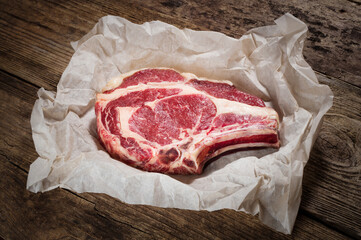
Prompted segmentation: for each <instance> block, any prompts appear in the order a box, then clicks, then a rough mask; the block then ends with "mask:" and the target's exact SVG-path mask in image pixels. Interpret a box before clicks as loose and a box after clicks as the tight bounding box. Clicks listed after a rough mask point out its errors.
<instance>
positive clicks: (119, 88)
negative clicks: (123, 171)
mask: <svg viewBox="0 0 361 240" xmlns="http://www.w3.org/2000/svg"><path fill="white" fill-rule="evenodd" d="M95 111H96V116H97V130H98V135H99V139H100V141H101V143H102V144H103V145H104V147H105V148H106V150H107V151H108V152H109V153H110V154H111V156H113V157H114V158H117V159H119V160H121V161H123V162H125V163H127V164H129V165H131V166H134V167H137V168H140V169H143V170H146V171H153V172H162V173H174V174H200V173H202V170H203V166H204V164H205V162H206V161H207V160H209V159H210V158H212V157H214V156H216V155H219V154H220V153H222V152H224V151H227V150H231V149H235V148H244V147H276V148H277V147H279V139H278V132H277V131H278V114H277V113H276V111H274V110H273V109H272V108H268V107H265V104H264V102H263V101H262V100H261V99H260V98H258V97H255V96H252V95H250V94H247V93H243V92H241V91H239V90H237V89H236V88H235V87H234V86H233V85H232V83H231V82H229V81H214V80H201V79H198V78H197V77H196V76H195V75H193V74H190V73H182V74H181V73H178V72H176V71H175V70H172V69H165V68H156V69H143V70H139V71H133V72H130V73H127V74H123V75H121V76H120V77H118V78H115V79H112V80H111V81H110V82H109V83H108V84H107V86H106V87H105V91H104V92H103V93H99V94H97V101H96V105H95Z"/></svg>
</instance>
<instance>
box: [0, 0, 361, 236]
mask: <svg viewBox="0 0 361 240" xmlns="http://www.w3.org/2000/svg"><path fill="white" fill-rule="evenodd" d="M360 5H361V4H360V3H359V2H357V1H336V0H332V1H325V0H323V1H317V2H313V1H302V2H301V1H300V2H297V1H291V2H284V1H280V0H275V1H266V0H262V1H254V2H252V1H241V2H240V1H221V2H219V1H203V0H201V1H197V2H193V1H183V0H161V1H159V2H148V1H145V2H144V1H139V0H135V1H132V2H131V3H129V2H128V1H115V0H111V1H106V2H103V1H100V0H99V1H98V0H93V1H86V2H85V1H73V0H69V1H38V0H25V1H18V2H17V1H4V0H0V6H1V7H0V114H1V116H2V117H1V118H0V134H1V141H0V159H1V160H0V164H1V166H0V172H1V173H0V174H1V175H2V178H1V180H0V202H1V204H0V237H2V238H5V239H24V238H30V239H44V238H47V239H49V238H51V239H58V238H69V239H74V238H75V239H78V238H80V239H84V238H90V239H94V238H146V239H149V238H167V239H168V238H181V239H188V238H203V239H209V238H222V239H223V238H225V239H234V238H245V239H254V238H270V239H274V238H276V239H278V238H280V239H290V238H297V239H314V238H318V239H347V236H350V237H354V238H361V225H360V221H359V220H360V219H361V192H360V189H361V188H360V187H361V174H360V173H361V167H360V162H361V159H360V156H361V143H360V142H361V125H360V124H361V91H360V88H359V87H360V86H361V81H360V80H361V77H360V75H361V74H360V71H361V70H360V69H361V68H360V65H359V63H360V60H361V59H360V58H361V54H360V43H361V41H360V32H361V30H360V25H361V24H360V23H361V16H360V12H361V11H360V10H361V9H360ZM285 12H290V13H292V14H294V15H295V16H296V17H298V18H300V19H301V20H302V21H304V22H305V23H306V24H307V25H308V26H309V31H310V32H309V37H308V38H307V41H306V43H305V49H304V54H305V58H306V60H307V61H308V62H309V63H310V65H311V66H312V67H313V68H314V69H315V70H317V71H319V72H322V73H324V74H326V75H327V76H325V75H322V74H321V75H320V74H319V75H318V78H319V79H320V81H321V83H324V84H327V85H329V86H330V87H331V89H332V90H333V92H334V94H335V99H334V105H333V107H332V108H331V110H330V111H329V112H328V113H327V114H326V116H325V119H324V124H323V126H322V129H321V132H320V134H319V138H318V139H317V141H316V143H315V146H314V148H313V150H312V152H311V157H310V159H309V162H308V164H307V166H306V168H305V174H304V183H303V189H304V191H303V196H302V202H301V210H300V213H299V215H298V218H297V221H296V225H295V228H294V231H293V234H292V235H291V236H286V235H283V234H280V233H277V232H275V231H273V230H271V229H269V228H267V227H265V226H264V225H262V224H261V223H260V222H259V220H258V219H257V218H256V217H252V216H250V215H247V214H244V213H239V212H236V211H233V210H221V211H216V212H211V213H209V212H206V211H199V212H196V211H186V210H180V209H162V208H156V207H150V206H141V205H128V204H125V203H122V202H121V201H119V200H117V199H114V198H111V197H109V196H106V195H102V194H89V193H84V194H76V193H73V192H70V191H67V190H63V189H56V190H53V191H50V192H46V193H43V194H33V193H30V192H28V191H26V190H25V185H26V175H27V172H28V169H29V166H30V164H31V163H32V162H33V161H34V160H35V159H36V157H37V154H36V152H35V149H34V145H33V142H32V138H31V129H30V123H29V119H30V114H31V109H32V106H33V104H34V102H35V100H36V98H37V96H36V92H37V90H38V88H39V87H44V88H46V89H47V90H56V85H57V83H58V81H59V79H60V77H61V74H62V72H63V71H64V69H65V68H66V66H67V64H68V62H69V60H70V58H71V56H72V54H73V50H72V48H71V47H70V44H69V42H70V41H74V40H78V39H79V38H80V37H82V36H83V35H84V34H85V33H86V32H88V31H89V30H90V29H91V28H92V27H93V25H94V24H95V23H96V22H97V21H98V19H99V18H100V17H102V16H104V15H108V14H111V15H117V16H122V17H125V18H126V19H128V20H130V21H132V22H135V23H143V22H146V21H151V20H161V21H164V22H167V23H170V24H173V25H175V26H177V27H181V28H182V27H187V28H191V29H196V30H214V31H219V32H223V33H225V34H227V35H229V36H232V37H240V36H241V35H242V34H244V33H245V32H246V31H247V30H248V29H250V28H253V27H260V26H264V25H269V24H273V20H274V19H276V18H277V17H279V16H281V15H282V14H284V13H285ZM9 186H11V188H9ZM184 229H187V231H184Z"/></svg>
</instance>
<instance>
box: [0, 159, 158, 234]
mask: <svg viewBox="0 0 361 240" xmlns="http://www.w3.org/2000/svg"><path fill="white" fill-rule="evenodd" d="M10 161H11V159H10ZM10 161H9V159H6V158H5V157H3V156H0V166H1V167H0V174H1V178H0V193H1V194H0V202H1V204H0V222H1V224H0V237H3V238H4V239H123V238H136V239H139V238H150V237H151V235H149V234H148V233H147V232H143V231H142V230H140V229H137V228H135V227H133V226H130V225H128V224H126V223H123V222H117V221H114V220H112V219H108V218H105V217H104V216H102V215H101V214H99V213H98V212H97V211H96V210H95V205H94V204H93V203H91V202H89V201H86V200H84V199H82V198H79V197H74V195H73V194H72V193H70V192H68V191H65V190H62V189H56V190H54V191H51V192H46V193H42V194H33V193H31V192H29V191H27V190H26V189H25V184H26V177H27V174H26V173H25V172H24V171H22V170H21V169H19V168H17V167H15V166H14V165H12V164H11V163H10Z"/></svg>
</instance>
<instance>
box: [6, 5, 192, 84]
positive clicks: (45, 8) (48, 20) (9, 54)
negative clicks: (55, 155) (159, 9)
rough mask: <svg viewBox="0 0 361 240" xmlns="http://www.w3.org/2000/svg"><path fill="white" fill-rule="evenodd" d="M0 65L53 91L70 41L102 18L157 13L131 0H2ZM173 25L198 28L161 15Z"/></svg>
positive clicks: (144, 18) (138, 19)
mask: <svg viewBox="0 0 361 240" xmlns="http://www.w3.org/2000/svg"><path fill="white" fill-rule="evenodd" d="M0 2H1V3H0V4H1V8H0V69H3V70H5V71H7V72H9V73H11V74H15V75H17V76H19V77H20V78H22V79H26V80H27V81H29V82H31V83H34V84H37V85H38V86H41V87H44V88H46V89H48V90H55V89H56V85H57V83H58V81H59V79H60V77H61V74H62V72H63V71H64V70H65V68H66V66H67V65H68V63H69V61H70V58H71V56H72V54H73V53H74V51H73V49H72V48H71V46H70V42H71V41H76V40H78V39H80V38H81V37H82V36H83V35H85V34H86V33H87V32H88V31H90V29H91V28H92V27H93V26H94V24H95V23H96V22H97V21H98V20H99V18H101V17H103V16H105V15H107V14H112V15H121V16H123V17H126V18H128V19H129V20H131V21H133V22H136V23H142V22H144V21H150V20H152V17H153V13H150V12H149V11H148V10H147V9H142V8H139V7H137V6H134V4H129V2H128V1H124V2H116V3H113V4H110V3H108V4H110V5H103V4H100V3H91V2H86V3H82V2H79V1H66V2H58V1H53V2H51V1H50V2H47V1H30V0H29V1H21V2H17V1H0ZM159 15H160V16H162V19H163V20H164V21H166V22H169V23H178V24H180V25H182V26H183V27H192V28H195V29H196V28H197V27H194V25H192V24H191V23H185V22H181V21H177V20H176V19H174V18H169V17H167V16H164V15H162V14H159Z"/></svg>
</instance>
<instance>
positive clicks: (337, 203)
mask: <svg viewBox="0 0 361 240" xmlns="http://www.w3.org/2000/svg"><path fill="white" fill-rule="evenodd" d="M318 78H319V80H320V82H321V83H324V84H327V85H329V86H330V87H331V89H332V91H333V93H334V95H335V98H334V104H333V106H332V108H331V109H330V110H329V111H328V113H327V114H326V115H325V118H324V123H323V125H322V128H321V132H320V134H319V137H318V138H317V140H316V143H315V145H314V147H313V150H312V152H311V156H310V159H309V162H308V164H307V165H306V168H305V173H304V184H303V186H304V188H303V191H304V193H303V198H302V204H301V208H302V209H307V211H308V212H309V213H311V214H312V215H313V216H315V217H317V219H320V220H321V221H322V222H324V223H326V224H328V225H329V226H333V227H336V228H338V229H339V230H340V231H342V232H346V233H348V234H349V235H350V236H353V237H356V238H361V222H360V221H359V220H360V219H361V174H360V173H361V89H360V88H355V87H353V86H352V85H349V84H343V83H341V82H340V81H337V80H330V79H328V78H326V77H325V76H322V75H318ZM330 219H332V220H331V221H330Z"/></svg>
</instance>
